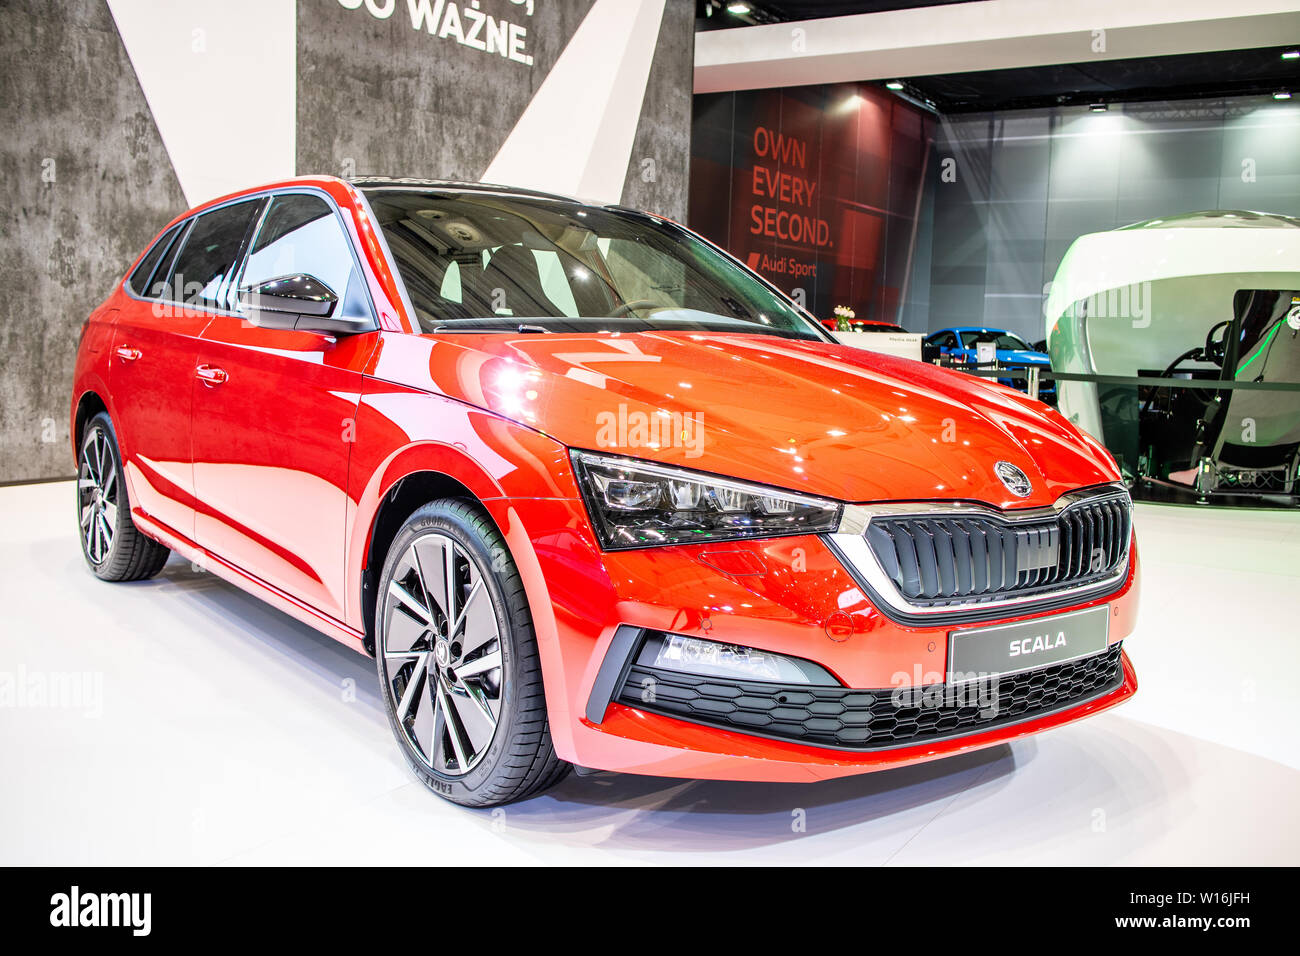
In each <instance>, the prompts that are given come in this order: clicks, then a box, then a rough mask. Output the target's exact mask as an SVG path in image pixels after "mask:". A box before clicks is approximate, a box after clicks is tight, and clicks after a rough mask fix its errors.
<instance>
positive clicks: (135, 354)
mask: <svg viewBox="0 0 1300 956" xmlns="http://www.w3.org/2000/svg"><path fill="white" fill-rule="evenodd" d="M113 351H115V352H116V353H117V357H118V358H120V359H121V360H122V361H123V362H134V361H135V360H136V359H138V358H139V357H140V356H141V355H142V354H144V353H142V352H141V351H140V350H139V349H133V348H131V347H130V346H129V345H119V346H118V347H117V348H115V349H114V350H113Z"/></svg>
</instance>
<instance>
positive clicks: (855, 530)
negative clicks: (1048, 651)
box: [825, 482, 1133, 618]
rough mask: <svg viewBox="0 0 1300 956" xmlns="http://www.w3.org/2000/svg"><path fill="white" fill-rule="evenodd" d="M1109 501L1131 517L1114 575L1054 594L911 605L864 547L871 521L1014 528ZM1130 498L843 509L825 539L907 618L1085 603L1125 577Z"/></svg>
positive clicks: (1091, 492)
mask: <svg viewBox="0 0 1300 956" xmlns="http://www.w3.org/2000/svg"><path fill="white" fill-rule="evenodd" d="M1111 499H1121V500H1123V501H1124V502H1125V503H1126V504H1127V505H1128V509H1129V515H1130V532H1129V541H1126V542H1124V557H1123V560H1122V561H1121V562H1120V564H1119V566H1118V567H1117V568H1116V569H1115V571H1114V572H1113V573H1111V574H1109V575H1107V576H1106V577H1105V578H1102V579H1101V580H1098V581H1089V582H1088V583H1087V584H1081V585H1077V586H1075V587H1065V588H1060V589H1058V590H1053V591H1038V592H1036V593H1034V594H1025V595H1021V596H1010V597H1005V598H994V599H991V600H966V601H961V600H957V601H954V602H953V603H951V604H943V605H939V606H934V605H924V604H913V603H912V602H911V601H909V600H907V598H905V597H904V596H903V595H902V594H901V593H899V590H898V587H897V586H896V585H895V584H894V581H893V579H892V578H891V577H889V575H888V574H886V573H885V569H884V568H883V567H881V565H880V562H879V561H878V560H877V559H876V555H875V552H874V551H872V550H871V546H870V545H869V544H867V537H866V532H867V526H868V525H869V524H870V523H871V519H872V518H875V517H891V518H893V517H956V516H961V515H970V516H975V517H981V518H994V519H996V520H999V521H1002V522H1005V523H1006V524H1010V525H1016V524H1024V523H1027V522H1033V521H1042V520H1043V519H1044V518H1056V517H1059V516H1060V515H1061V514H1062V513H1063V512H1065V511H1067V510H1069V509H1070V508H1072V507H1075V506H1077V505H1083V504H1095V503H1097V502H1101V501H1108V500H1111ZM1132 512H1133V499H1132V497H1131V496H1130V495H1129V492H1128V489H1127V488H1126V487H1125V486H1124V485H1122V484H1119V483H1117V482H1116V483H1111V484H1106V485H1094V486H1092V487H1090V488H1080V489H1077V490H1075V491H1070V492H1067V493H1066V494H1064V495H1062V496H1061V497H1060V498H1058V499H1056V501H1055V502H1053V503H1052V504H1051V505H1050V506H1048V507H1043V508H1026V509H1023V510H1015V511H1004V510H1002V509H1000V508H994V507H992V506H990V505H983V504H978V503H975V502H969V501H935V502H891V503H887V504H869V505H846V506H845V508H844V515H843V517H842V518H841V519H840V525H839V527H838V528H837V529H836V531H835V532H834V533H833V534H829V535H826V536H825V537H826V538H827V539H828V540H829V541H830V542H831V543H832V545H833V546H834V548H833V550H834V551H835V552H837V553H838V554H839V555H840V556H841V558H842V560H844V561H846V562H847V563H848V564H849V565H850V567H848V568H846V570H848V571H849V572H850V573H853V574H855V575H857V576H860V577H861V579H862V580H863V582H864V583H866V585H867V586H868V588H869V589H870V590H871V591H872V592H873V594H874V595H876V596H878V597H880V598H881V599H882V600H883V601H885V603H887V604H888V605H889V607H890V608H891V609H892V610H894V611H897V612H900V613H902V614H906V615H915V616H920V617H926V616H930V617H936V618H939V617H951V616H952V615H953V614H961V613H963V612H966V611H987V610H998V609H1000V608H1006V609H1009V610H1014V609H1016V608H1021V607H1032V606H1033V605H1037V604H1044V603H1049V602H1050V603H1059V602H1060V601H1061V600H1062V599H1064V598H1074V597H1078V598H1079V599H1085V598H1087V597H1088V596H1090V595H1100V594H1108V593H1110V592H1111V591H1113V590H1114V589H1115V588H1116V587H1117V586H1118V585H1119V584H1120V583H1121V582H1123V581H1124V579H1125V578H1127V577H1128V571H1129V560H1130V556H1131V555H1130V551H1131V548H1130V545H1131V542H1132V530H1131V528H1132V518H1131V516H1132Z"/></svg>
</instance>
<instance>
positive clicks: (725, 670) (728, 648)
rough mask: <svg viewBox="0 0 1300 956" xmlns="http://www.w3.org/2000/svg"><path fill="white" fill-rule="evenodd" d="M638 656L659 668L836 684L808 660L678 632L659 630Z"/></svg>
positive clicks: (710, 674)
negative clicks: (683, 634)
mask: <svg viewBox="0 0 1300 956" xmlns="http://www.w3.org/2000/svg"><path fill="white" fill-rule="evenodd" d="M656 641H657V646H656ZM651 655H653V656H651ZM641 660H642V663H644V664H650V665H651V666H653V667H657V668H660V669H662V670H667V671H679V672H681V673H683V674H697V675H701V676H705V677H731V678H735V679H738V680H755V681H773V682H780V683H784V684H830V685H834V684H836V681H835V679H834V678H833V677H831V675H830V674H828V673H827V672H826V671H825V669H823V668H822V667H820V666H818V665H817V664H814V663H812V662H811V661H804V660H799V659H798V658H794V657H785V656H783V655H781V654H772V653H770V652H768V651H760V650H757V649H755V648H752V647H741V646H739V645H736V644H720V643H718V642H717V641H702V640H700V639H699V638H696V637H683V636H682V635H680V634H663V635H659V636H658V637H657V638H654V639H652V640H651V641H650V642H649V643H648V644H647V645H646V648H645V650H644V651H643V652H642V655H641Z"/></svg>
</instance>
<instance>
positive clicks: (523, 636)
mask: <svg viewBox="0 0 1300 956" xmlns="http://www.w3.org/2000/svg"><path fill="white" fill-rule="evenodd" d="M375 613H376V621H375V624H376V627H375V662H376V666H377V668H378V671H379V681H380V685H381V686H382V688H383V691H384V701H385V704H386V706H387V711H388V719H389V724H390V725H391V727H392V729H393V733H394V735H395V736H396V737H397V740H398V744H399V745H400V746H401V749H402V753H403V755H404V756H405V757H406V760H407V763H409V764H410V766H411V768H412V770H414V771H415V773H416V775H417V776H418V777H419V778H420V780H421V781H422V782H423V783H424V784H425V786H427V787H429V789H431V790H433V791H434V792H435V793H437V794H439V795H440V796H443V797H446V798H447V799H448V800H451V801H453V802H455V803H459V804H462V805H465V806H473V807H491V806H498V805H500V804H503V803H509V802H510V801H512V800H518V799H521V798H523V797H527V796H530V795H532V794H534V793H537V792H539V791H541V790H543V789H545V788H547V787H549V786H551V785H552V784H554V783H556V782H557V781H558V780H559V779H560V778H561V777H563V776H564V774H565V772H566V771H567V770H568V767H569V765H568V764H566V763H565V762H564V761H562V760H560V759H559V758H558V757H557V756H556V755H555V750H554V747H553V746H552V744H551V735H550V729H549V724H548V722H547V716H546V700H545V696H544V694H543V691H542V671H541V661H540V660H539V658H538V652H537V641H536V638H535V637H534V634H533V624H532V616H531V614H530V613H529V610H528V602H527V599H526V597H525V594H524V586H523V582H522V581H521V580H520V577H519V572H518V570H517V569H516V568H515V564H514V561H513V560H512V559H511V557H510V553H509V551H508V550H507V549H506V545H505V541H504V540H503V539H502V537H501V535H500V533H499V532H498V531H497V529H496V527H495V526H494V525H493V524H492V522H491V520H490V519H489V518H488V517H487V515H485V514H484V513H483V512H482V511H481V510H480V509H479V508H478V507H477V506H475V505H474V504H472V503H470V502H467V501H462V500H459V499H444V500H442V501H436V502H433V503H431V504H428V505H425V506H424V507H422V508H420V509H419V510H417V511H416V512H415V513H414V514H413V515H411V517H410V518H408V519H407V521H406V523H405V524H404V525H403V526H402V529H401V531H399V532H398V534H397V537H396V538H395V539H394V540H393V544H392V547H391V548H389V551H388V558H387V560H386V561H385V562H384V570H383V574H382V576H381V577H380V592H379V595H378V600H377V602H376V611H375Z"/></svg>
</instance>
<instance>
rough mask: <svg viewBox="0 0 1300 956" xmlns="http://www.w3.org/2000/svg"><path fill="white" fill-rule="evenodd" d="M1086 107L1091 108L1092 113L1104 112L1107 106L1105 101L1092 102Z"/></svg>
mask: <svg viewBox="0 0 1300 956" xmlns="http://www.w3.org/2000/svg"><path fill="white" fill-rule="evenodd" d="M1088 109H1090V110H1092V111H1093V112H1094V113H1104V112H1106V110H1107V109H1109V107H1108V106H1107V105H1106V104H1105V103H1093V104H1092V105H1091V106H1089V107H1088Z"/></svg>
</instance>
